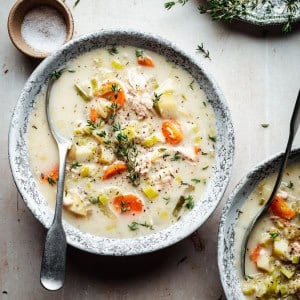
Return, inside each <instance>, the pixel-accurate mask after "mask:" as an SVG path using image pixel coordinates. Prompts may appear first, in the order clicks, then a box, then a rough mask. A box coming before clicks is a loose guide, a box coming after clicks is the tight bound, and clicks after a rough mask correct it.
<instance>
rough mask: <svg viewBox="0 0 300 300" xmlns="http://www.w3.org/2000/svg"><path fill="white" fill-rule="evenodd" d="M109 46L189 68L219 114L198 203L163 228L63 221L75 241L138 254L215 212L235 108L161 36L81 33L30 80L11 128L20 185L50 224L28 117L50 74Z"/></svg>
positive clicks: (99, 250)
mask: <svg viewBox="0 0 300 300" xmlns="http://www.w3.org/2000/svg"><path fill="white" fill-rule="evenodd" d="M107 45H131V46H135V47H141V48H145V49H150V50H152V51H155V52H157V53H159V54H161V55H164V56H165V57H166V58H167V59H168V60H170V61H171V62H174V63H176V64H177V65H179V66H181V67H182V68H183V69H185V70H187V71H188V72H189V73H190V74H191V75H192V76H193V77H194V78H195V80H196V81H197V82H198V83H199V84H200V86H201V87H202V89H203V90H204V92H205V93H206V95H207V98H208V101H209V103H210V104H211V105H212V107H213V109H214V112H215V116H216V127H217V136H218V140H217V142H216V144H215V146H216V159H215V164H214V166H213V173H212V178H211V180H210V181H209V182H208V184H207V188H206V191H205V193H204V194H203V195H201V199H200V201H198V202H197V204H196V205H195V208H194V209H193V210H192V211H191V212H189V213H188V214H186V215H185V216H184V217H183V218H182V219H181V220H179V221H178V222H177V223H175V224H174V225H172V226H170V227H168V228H166V229H165V230H162V231H160V232H157V233H154V234H151V235H148V236H144V237H138V238H132V239H112V238H103V237H99V236H94V235H91V234H88V233H84V232H81V231H79V230H78V229H76V228H75V227H73V226H71V225H70V224H68V223H67V222H64V228H65V231H66V235H67V241H68V243H69V244H70V245H72V246H74V247H77V248H79V249H82V250H85V251H89V252H92V253H96V254H104V255H135V254H141V253H146V252H150V251H154V250H157V249H161V248H164V247H167V246H170V245H172V244H174V243H176V242H178V241H180V240H182V239H183V238H185V237H186V236H188V235H189V234H191V233H192V232H193V231H195V230H196V229H197V228H198V227H199V226H200V225H201V224H202V223H203V222H204V221H205V220H206V219H207V218H208V217H209V216H210V215H211V213H212V212H213V211H214V209H215V208H216V206H217V204H218V203H219V201H220V200H221V198H222V195H223V193H224V191H225V188H226V186H227V183H228V180H229V177H230V171H231V166H232V160H233V152H234V134H233V127H232V123H231V118H230V113H229V110H228V108H227V105H226V103H225V100H224V98H223V96H222V93H221V92H220V90H219V88H218V87H217V85H216V84H215V82H214V81H213V80H212V79H211V77H210V76H209V75H207V73H206V72H205V71H204V70H203V69H202V68H201V67H200V66H199V65H198V64H197V63H196V62H195V61H194V60H193V59H191V58H189V57H188V56H187V55H186V54H184V53H183V52H182V51H181V50H179V49H178V48H177V47H176V46H175V45H173V44H171V43H169V42H167V41H165V40H163V39H162V38H160V37H156V36H152V35H147V34H143V33H137V32H128V31H126V32H125V31H108V32H107V31H101V32H97V33H93V34H89V35H85V36H82V37H80V38H78V39H77V40H73V41H71V42H69V43H68V44H66V45H65V46H64V47H63V48H61V49H60V50H59V51H57V52H56V53H55V54H53V55H52V56H50V57H48V58H47V59H46V60H44V61H43V62H42V63H41V64H40V65H39V66H38V68H37V69H36V70H35V71H34V72H33V74H32V75H31V76H30V78H29V79H28V81H27V83H26V85H25V87H24V89H23V91H22V93H21V96H20V98H19V100H18V102H17V105H16V108H15V111H14V114H13V117H12V121H11V127H10V133H9V159H10V164H11V169H12V173H13V176H14V179H15V182H16V184H17V187H18V189H19V191H20V193H21V195H22V196H23V199H24V201H25V203H26V204H27V206H28V208H29V209H30V210H31V212H32V213H33V215H34V216H35V217H36V218H37V219H38V220H39V221H40V222H41V223H42V224H43V225H44V226H45V227H47V228H49V226H50V225H51V222H52V219H53V211H52V209H50V207H49V206H48V203H47V200H46V199H45V198H44V197H43V196H42V194H41V193H40V192H39V190H38V187H37V183H36V182H35V180H34V178H33V174H32V172H31V169H30V165H29V157H28V147H27V140H26V135H27V126H28V118H29V116H30V114H31V112H32V109H33V107H34V105H35V101H36V96H37V94H38V93H39V91H40V90H41V87H42V86H43V85H44V84H45V82H46V80H47V78H49V75H50V74H51V73H52V72H53V71H55V70H57V69H60V68H62V67H63V66H64V65H66V64H67V62H68V61H69V60H70V59H73V58H75V57H77V56H79V55H81V54H83V53H85V52H87V51H90V50H93V49H96V48H100V47H105V46H107Z"/></svg>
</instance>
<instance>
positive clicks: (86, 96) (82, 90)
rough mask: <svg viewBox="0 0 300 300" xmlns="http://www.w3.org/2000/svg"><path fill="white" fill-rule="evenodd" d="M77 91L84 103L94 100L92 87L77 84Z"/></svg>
mask: <svg viewBox="0 0 300 300" xmlns="http://www.w3.org/2000/svg"><path fill="white" fill-rule="evenodd" d="M74 86H75V89H76V91H77V93H78V95H79V96H80V97H81V98H82V99H83V100H84V101H90V100H91V98H92V94H91V87H90V86H85V85H83V84H77V83H75V85H74Z"/></svg>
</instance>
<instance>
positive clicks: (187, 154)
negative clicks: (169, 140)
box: [173, 146, 200, 162]
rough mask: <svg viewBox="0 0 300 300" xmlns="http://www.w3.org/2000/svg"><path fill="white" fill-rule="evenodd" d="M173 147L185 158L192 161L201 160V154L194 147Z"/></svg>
mask: <svg viewBox="0 0 300 300" xmlns="http://www.w3.org/2000/svg"><path fill="white" fill-rule="evenodd" d="M173 149H174V151H176V152H179V153H180V154H181V155H182V156H183V158H185V159H187V160H189V161H191V162H198V161H199V158H200V155H197V154H196V153H195V150H194V148H192V147H182V146H179V147H174V148H173Z"/></svg>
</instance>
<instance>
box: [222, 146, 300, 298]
mask: <svg viewBox="0 0 300 300" xmlns="http://www.w3.org/2000/svg"><path fill="white" fill-rule="evenodd" d="M282 158H283V153H280V154H277V155H275V156H273V157H271V158H270V159H268V160H266V161H264V162H262V163H261V164H259V165H258V166H257V167H256V168H255V169H253V170H252V171H250V172H249V173H248V174H247V175H246V176H245V177H244V178H242V179H241V181H240V182H239V183H238V185H237V186H236V188H235V189H234V191H233V192H232V194H231V195H230V197H229V199H228V201H227V203H226V205H225V207H224V209H223V213H222V217H221V221H220V225H219V237H218V264H219V272H220V276H221V281H222V285H223V289H224V292H225V295H226V297H227V299H230V300H242V299H246V297H245V296H244V295H243V293H242V289H241V285H240V276H241V267H240V265H241V262H240V261H236V255H235V253H236V251H239V249H236V247H237V245H236V241H235V230H236V225H237V222H238V219H239V215H240V211H241V209H242V207H243V205H244V203H245V201H247V199H248V197H249V196H250V194H251V193H252V192H253V190H254V189H255V187H256V185H257V184H258V183H259V182H260V181H262V180H263V179H264V178H266V177H268V176H270V175H271V174H273V173H275V172H278V170H279V166H280V164H281V161H282ZM299 161H300V148H297V149H295V150H293V151H292V153H291V155H290V157H289V164H291V163H293V162H299Z"/></svg>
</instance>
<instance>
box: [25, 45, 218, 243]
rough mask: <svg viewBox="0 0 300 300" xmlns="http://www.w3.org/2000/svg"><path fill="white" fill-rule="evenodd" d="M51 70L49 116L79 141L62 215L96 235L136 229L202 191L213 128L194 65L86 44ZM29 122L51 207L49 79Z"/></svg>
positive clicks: (130, 233) (34, 161) (155, 227)
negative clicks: (63, 65)
mask: <svg viewBox="0 0 300 300" xmlns="http://www.w3.org/2000/svg"><path fill="white" fill-rule="evenodd" d="M53 76H55V77H56V78H57V80H56V81H55V83H54V86H53V88H52V92H51V98H50V101H51V107H50V112H51V116H52V118H53V120H54V122H55V124H56V126H57V129H58V130H59V131H60V132H61V133H63V134H64V135H65V136H68V137H69V138H71V139H72V142H73V146H72V148H71V149H70V151H69V153H68V161H67V166H66V181H65V195H64V200H63V203H64V214H63V216H64V219H65V220H66V221H68V222H69V223H70V224H72V225H73V226H75V227H77V228H79V229H80V230H82V231H85V232H90V233H92V234H94V235H100V236H105V237H115V238H126V237H136V236H140V235H146V234H151V233H153V232H156V231H159V230H161V229H163V228H166V227H167V226H170V225H171V224H172V223H174V222H176V221H177V220H178V219H179V218H181V216H182V215H183V214H185V213H187V212H188V211H190V210H192V209H193V207H194V205H195V203H196V201H198V200H199V199H200V200H199V201H201V195H202V194H203V192H204V190H205V187H206V184H207V182H208V180H209V179H210V176H211V172H212V166H213V163H214V156H215V151H214V144H215V142H216V139H217V136H216V131H215V117H214V112H213V109H212V107H211V105H210V104H209V103H208V102H207V99H206V96H205V94H204V92H203V91H202V90H201V87H200V86H199V85H198V84H197V83H196V81H195V80H194V79H193V78H192V77H191V75H189V74H188V73H187V72H186V71H184V70H182V69H181V68H180V67H178V66H176V65H175V64H173V63H170V62H168V61H167V60H166V59H165V58H164V57H163V56H160V55H158V54H156V53H153V52H151V51H148V50H141V49H136V48H133V47H129V46H120V47H112V48H107V49H98V50H94V51H91V52H88V53H86V54H84V55H82V56H80V57H79V58H76V59H74V60H73V61H71V62H70V63H69V65H68V66H67V67H66V68H65V70H64V71H63V72H56V73H55V74H53ZM28 128H29V130H28V145H29V153H30V163H31V168H32V170H33V173H34V175H35V178H36V181H37V183H38V187H39V189H40V191H41V193H42V194H43V195H44V196H45V198H46V199H47V200H48V201H49V204H50V205H51V206H52V207H54V203H55V194H56V182H57V179H58V178H57V177H58V174H57V173H58V172H57V170H58V153H57V147H56V144H55V142H54V140H53V138H52V136H51V133H50V132H49V129H48V125H47V120H46V116H45V88H44V89H43V90H42V91H41V93H40V94H39V95H38V98H37V101H36V106H35V108H34V110H33V112H32V115H31V118H30V124H29V127H28Z"/></svg>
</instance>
